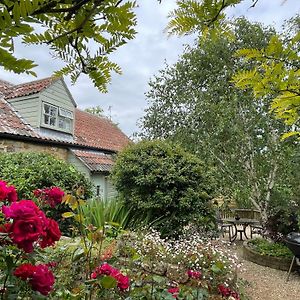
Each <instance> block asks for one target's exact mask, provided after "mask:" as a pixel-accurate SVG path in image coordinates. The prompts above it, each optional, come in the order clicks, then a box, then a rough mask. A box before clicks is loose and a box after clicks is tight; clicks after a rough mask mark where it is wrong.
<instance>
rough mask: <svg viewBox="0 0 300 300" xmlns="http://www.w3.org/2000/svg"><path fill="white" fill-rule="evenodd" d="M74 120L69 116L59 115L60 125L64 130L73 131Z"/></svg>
mask: <svg viewBox="0 0 300 300" xmlns="http://www.w3.org/2000/svg"><path fill="white" fill-rule="evenodd" d="M71 125H72V120H71V119H69V118H64V117H58V127H59V128H61V129H64V130H68V131H71Z"/></svg>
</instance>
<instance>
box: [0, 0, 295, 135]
mask: <svg viewBox="0 0 300 300" xmlns="http://www.w3.org/2000/svg"><path fill="white" fill-rule="evenodd" d="M175 2H176V1H175V0H163V1H162V3H161V4H159V3H158V1H157V0H142V1H138V3H139V7H138V8H137V9H136V14H137V19H138V25H137V28H136V30H137V32H138V33H137V35H136V38H135V39H134V40H131V41H129V42H128V44H126V45H125V46H122V47H121V48H119V49H117V51H116V52H115V53H114V54H113V55H112V56H111V60H113V61H114V62H116V63H118V64H119V65H120V66H121V68H122V71H123V74H122V75H113V78H112V82H111V84H110V85H109V87H108V93H107V94H102V93H100V92H99V91H98V90H97V89H96V88H95V87H94V86H93V84H92V82H91V81H90V80H89V78H88V77H87V76H81V77H80V78H79V80H78V81H77V82H76V84H75V85H71V82H70V80H69V78H65V81H66V83H67V85H68V88H69V89H70V91H71V94H72V95H73V98H74V99H75V101H76V102H77V104H78V108H80V109H85V108H87V107H92V106H97V105H100V106H101V107H102V108H103V109H104V113H105V115H107V116H109V117H111V119H112V120H113V121H114V122H115V123H117V124H118V125H119V127H120V128H121V129H122V131H123V132H125V133H126V134H127V135H128V136H132V134H133V133H134V132H137V131H138V130H139V129H138V126H137V121H138V120H139V119H140V118H141V117H142V115H143V113H144V109H145V108H146V107H147V101H146V98H145V95H144V94H145V92H147V90H148V82H149V80H150V78H151V77H153V76H154V75H155V74H157V73H158V71H159V70H160V69H163V68H164V65H165V63H166V62H167V63H168V64H173V63H175V62H176V61H177V59H178V57H179V56H180V54H181V53H182V52H183V49H184V45H186V44H192V42H193V38H192V37H183V38H182V37H181V38H178V37H168V36H167V34H166V33H165V32H164V29H165V27H166V25H167V22H168V19H167V15H168V13H169V12H170V11H171V10H172V9H173V8H175ZM251 5H252V0H244V1H243V3H242V4H240V5H238V6H236V7H235V8H232V9H230V11H228V14H229V16H233V17H238V16H242V15H244V16H246V17H247V18H248V19H250V20H251V21H258V22H262V23H264V24H266V25H273V26H275V27H276V28H277V29H279V28H280V26H281V24H282V23H283V21H284V20H285V19H288V18H290V17H292V16H294V15H295V14H296V13H300V0H285V1H284V0H259V1H258V2H257V4H256V6H255V7H254V8H250V6H251ZM16 54H17V55H18V56H22V55H24V56H25V57H26V58H30V59H33V60H35V62H37V63H38V65H39V66H38V67H37V68H36V69H35V71H36V72H37V74H38V78H37V79H41V78H44V77H48V76H51V74H52V72H53V71H55V70H57V69H58V66H59V65H60V64H59V62H57V61H56V60H53V59H52V57H51V55H50V54H48V49H47V48H46V47H45V46H31V47H24V46H22V45H21V46H20V45H17V49H16ZM0 78H1V79H3V80H7V81H9V82H12V83H15V84H19V83H23V82H28V81H32V80H36V78H33V77H32V76H28V75H17V74H14V73H10V72H7V71H4V70H3V69H1V67H0Z"/></svg>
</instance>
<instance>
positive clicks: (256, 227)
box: [250, 224, 264, 239]
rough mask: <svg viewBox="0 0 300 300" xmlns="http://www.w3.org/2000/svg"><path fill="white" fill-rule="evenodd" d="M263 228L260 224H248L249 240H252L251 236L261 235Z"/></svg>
mask: <svg viewBox="0 0 300 300" xmlns="http://www.w3.org/2000/svg"><path fill="white" fill-rule="evenodd" d="M263 232H264V228H263V227H262V225H260V224H250V238H251V239H252V238H253V234H258V235H261V236H262V235H263Z"/></svg>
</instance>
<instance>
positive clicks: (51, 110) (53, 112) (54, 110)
mask: <svg viewBox="0 0 300 300" xmlns="http://www.w3.org/2000/svg"><path fill="white" fill-rule="evenodd" d="M56 111H57V108H56V107H53V106H51V107H50V115H51V116H56Z"/></svg>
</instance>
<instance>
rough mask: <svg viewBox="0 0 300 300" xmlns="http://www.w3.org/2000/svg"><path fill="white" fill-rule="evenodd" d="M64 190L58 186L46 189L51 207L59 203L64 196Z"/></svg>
mask: <svg viewBox="0 0 300 300" xmlns="http://www.w3.org/2000/svg"><path fill="white" fill-rule="evenodd" d="M64 194H65V193H64V191H63V190H61V189H60V188H59V187H53V188H51V189H49V190H48V203H49V205H50V206H51V207H55V206H56V205H57V204H59V203H61V201H62V198H63V196H64Z"/></svg>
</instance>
